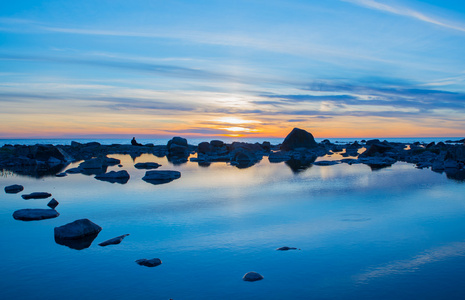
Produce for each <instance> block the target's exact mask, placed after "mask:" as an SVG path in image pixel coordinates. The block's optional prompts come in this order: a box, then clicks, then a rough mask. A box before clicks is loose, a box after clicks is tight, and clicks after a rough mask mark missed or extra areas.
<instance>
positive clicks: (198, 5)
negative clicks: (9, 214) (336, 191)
mask: <svg viewBox="0 0 465 300" xmlns="http://www.w3.org/2000/svg"><path fill="white" fill-rule="evenodd" d="M464 49H465V2H464V1H442V0H441V1H440V0H427V1H413V0H399V1H395V0H393V1H386V0H376V1H375V0H325V1H317V0H307V1H303V0H286V1H285V0H267V1H260V0H247V1H241V0H238V1H213V0H198V1H190V0H185V1H184V0H175V1H171V0H163V1H161V0H160V1H157V0H146V1H144V0H132V1H126V0H124V1H121V0H111V1H110V0H91V1H88V0H80V1H65V0H55V1H40V0H35V1H34V0H22V1H2V2H1V3H0V120H1V122H0V138H78V137H83V138H89V137H126V136H131V137H132V136H136V137H140V138H149V137H170V136H184V137H210V136H234V137H284V136H286V134H287V133H289V132H290V131H291V130H292V128H294V127H298V128H303V129H306V130H308V131H309V132H311V133H312V134H313V135H314V136H315V137H318V138H334V137H356V138H364V137H463V136H465V50H464Z"/></svg>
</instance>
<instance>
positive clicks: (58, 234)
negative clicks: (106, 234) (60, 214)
mask: <svg viewBox="0 0 465 300" xmlns="http://www.w3.org/2000/svg"><path fill="white" fill-rule="evenodd" d="M101 230H102V227H100V226H98V225H97V224H95V223H93V222H92V221H90V220H89V219H80V220H76V221H74V222H71V223H68V224H66V225H63V226H59V227H55V238H59V239H70V240H73V239H80V238H83V237H86V236H90V235H95V234H98V233H99V232H100V231H101Z"/></svg>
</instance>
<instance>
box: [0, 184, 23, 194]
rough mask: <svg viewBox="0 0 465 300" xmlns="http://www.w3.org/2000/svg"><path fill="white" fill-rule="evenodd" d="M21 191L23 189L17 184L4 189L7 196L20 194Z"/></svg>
mask: <svg viewBox="0 0 465 300" xmlns="http://www.w3.org/2000/svg"><path fill="white" fill-rule="evenodd" d="M22 190H24V187H23V186H22V185H19V184H13V185H9V186H6V187H5V193H8V194H17V193H19V192H21V191H22Z"/></svg>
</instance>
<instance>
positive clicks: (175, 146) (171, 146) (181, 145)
mask: <svg viewBox="0 0 465 300" xmlns="http://www.w3.org/2000/svg"><path fill="white" fill-rule="evenodd" d="M167 147H168V155H169V156H175V157H188V156H189V145H188V144H187V140H186V139H185V138H182V137H178V136H177V137H174V138H172V139H171V140H169V141H168V144H167Z"/></svg>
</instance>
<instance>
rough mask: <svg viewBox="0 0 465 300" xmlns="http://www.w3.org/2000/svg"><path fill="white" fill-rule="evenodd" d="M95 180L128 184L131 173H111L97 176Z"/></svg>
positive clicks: (122, 171)
mask: <svg viewBox="0 0 465 300" xmlns="http://www.w3.org/2000/svg"><path fill="white" fill-rule="evenodd" d="M95 179H98V180H101V181H108V182H111V183H121V184H124V183H127V182H128V181H129V173H128V172H127V171H125V170H121V171H110V172H108V173H105V174H99V175H96V176H95Z"/></svg>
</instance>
